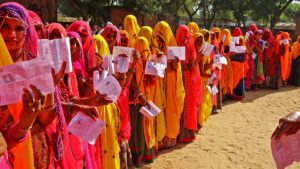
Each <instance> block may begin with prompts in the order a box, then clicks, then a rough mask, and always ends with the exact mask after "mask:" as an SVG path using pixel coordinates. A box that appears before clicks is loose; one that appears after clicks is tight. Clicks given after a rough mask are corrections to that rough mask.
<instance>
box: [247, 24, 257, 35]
mask: <svg viewBox="0 0 300 169" xmlns="http://www.w3.org/2000/svg"><path fill="white" fill-rule="evenodd" d="M257 30H258V28H257V26H256V24H254V23H251V24H250V25H249V28H248V30H247V31H252V32H253V33H255V32H256V31H257Z"/></svg>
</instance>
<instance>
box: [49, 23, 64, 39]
mask: <svg viewBox="0 0 300 169" xmlns="http://www.w3.org/2000/svg"><path fill="white" fill-rule="evenodd" d="M47 30H48V35H50V34H51V33H52V32H53V31H54V30H58V31H59V32H60V34H61V35H62V38H65V37H67V32H66V29H65V28H64V27H63V26H62V25H61V24H60V23H50V24H49V25H48V29H47Z"/></svg>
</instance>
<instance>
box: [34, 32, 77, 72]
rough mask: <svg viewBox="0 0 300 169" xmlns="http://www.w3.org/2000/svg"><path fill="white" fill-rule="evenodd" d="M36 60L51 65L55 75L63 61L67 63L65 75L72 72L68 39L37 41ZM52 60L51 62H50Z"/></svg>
mask: <svg viewBox="0 0 300 169" xmlns="http://www.w3.org/2000/svg"><path fill="white" fill-rule="evenodd" d="M37 46H38V52H37V56H38V58H41V59H42V60H44V61H45V62H47V63H49V64H53V67H54V69H55V72H56V73H57V72H58V71H59V69H60V68H61V65H62V63H63V62H64V61H66V62H67V65H66V70H65V73H70V72H72V70H73V68H72V57H71V48H70V39H69V38H62V39H53V40H48V39H40V40H38V44H37ZM51 60H52V61H51Z"/></svg>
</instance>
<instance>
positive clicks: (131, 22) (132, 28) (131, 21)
mask: <svg viewBox="0 0 300 169" xmlns="http://www.w3.org/2000/svg"><path fill="white" fill-rule="evenodd" d="M124 30H126V31H127V32H128V34H129V45H130V46H133V45H134V41H135V38H136V37H137V35H138V33H139V31H140V26H139V24H138V22H137V19H136V17H135V16H134V15H127V16H126V17H125V19H124Z"/></svg>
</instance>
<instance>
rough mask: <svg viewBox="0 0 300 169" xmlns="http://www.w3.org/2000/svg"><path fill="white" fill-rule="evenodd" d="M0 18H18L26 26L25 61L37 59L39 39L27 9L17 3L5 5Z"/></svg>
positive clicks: (0, 7)
mask: <svg viewBox="0 0 300 169" xmlns="http://www.w3.org/2000/svg"><path fill="white" fill-rule="evenodd" d="M0 18H4V19H5V18H16V19H18V20H21V21H22V22H23V23H24V24H25V25H26V27H25V43H24V45H23V50H24V52H25V53H26V56H25V58H23V59H25V60H29V59H32V58H35V57H36V56H37V39H38V37H37V34H36V31H35V28H34V25H33V23H32V21H31V18H30V15H29V13H28V11H27V9H25V8H24V7H23V6H21V5H20V4H18V3H15V2H8V3H3V4H1V6H0Z"/></svg>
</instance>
